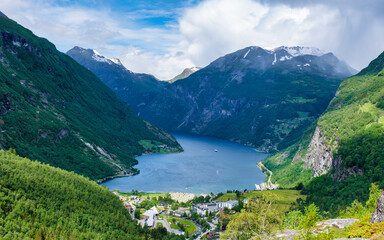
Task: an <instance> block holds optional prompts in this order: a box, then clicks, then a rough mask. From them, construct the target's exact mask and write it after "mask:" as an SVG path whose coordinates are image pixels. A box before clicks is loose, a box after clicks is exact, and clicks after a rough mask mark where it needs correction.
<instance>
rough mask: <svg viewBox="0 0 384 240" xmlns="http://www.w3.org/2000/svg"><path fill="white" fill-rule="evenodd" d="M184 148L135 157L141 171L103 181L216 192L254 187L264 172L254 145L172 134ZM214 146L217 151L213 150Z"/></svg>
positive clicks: (119, 185)
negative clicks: (260, 166) (168, 152)
mask: <svg viewBox="0 0 384 240" xmlns="http://www.w3.org/2000/svg"><path fill="white" fill-rule="evenodd" d="M174 136H175V138H176V139H177V141H178V142H179V143H180V144H181V146H182V147H183V148H184V152H182V153H175V154H151V155H145V156H140V157H138V158H137V160H138V161H139V164H138V165H136V166H135V167H136V168H138V169H140V174H139V175H135V176H131V177H121V178H115V179H112V180H109V181H107V182H104V183H103V185H105V186H106V187H108V188H109V189H111V190H113V189H118V190H120V191H123V192H129V191H131V190H133V189H134V190H139V191H144V192H189V193H195V194H200V193H210V192H214V193H218V192H225V191H226V190H227V189H228V190H232V189H238V190H244V189H254V188H255V183H257V184H260V183H262V182H263V181H264V179H265V175H264V174H263V173H262V172H261V171H260V169H259V168H257V166H256V163H257V162H260V161H261V160H263V159H264V158H265V157H267V156H268V155H267V154H264V153H258V152H256V151H255V150H254V149H253V148H250V147H245V146H242V145H240V144H237V143H233V142H229V141H225V140H220V139H215V138H209V137H201V136H192V135H185V134H174ZM215 149H217V150H218V151H217V152H215Z"/></svg>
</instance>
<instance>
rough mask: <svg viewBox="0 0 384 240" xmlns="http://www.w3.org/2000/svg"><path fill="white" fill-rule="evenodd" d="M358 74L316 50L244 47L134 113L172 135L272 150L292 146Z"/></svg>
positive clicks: (163, 92)
mask: <svg viewBox="0 0 384 240" xmlns="http://www.w3.org/2000/svg"><path fill="white" fill-rule="evenodd" d="M355 72H356V71H355V70H353V69H352V68H351V67H349V66H348V65H347V64H346V63H344V62H342V61H340V60H339V59H338V58H337V57H335V56H334V55H333V54H332V53H323V52H322V51H320V50H319V49H316V48H307V47H279V48H276V49H273V50H266V49H263V48H260V47H247V48H244V49H242V50H239V51H236V52H234V53H231V54H228V55H226V56H223V57H220V58H219V59H217V60H215V61H214V62H212V63H211V64H210V65H208V66H207V67H205V68H203V69H201V70H199V71H197V72H195V73H194V74H192V75H191V76H189V77H188V78H185V79H182V80H178V81H176V82H174V83H173V84H171V85H169V86H166V87H165V89H164V91H161V92H159V93H158V94H156V95H155V96H154V97H152V98H150V99H144V100H143V101H141V103H140V104H138V105H137V106H136V109H137V111H138V113H139V114H140V116H141V117H143V118H144V119H147V120H148V121H150V122H153V123H155V124H157V125H159V126H161V127H164V128H166V129H169V130H172V131H181V132H188V133H196V134H203V135H210V136H216V137H220V138H225V139H229V140H232V141H238V142H241V143H243V144H247V145H252V146H256V147H257V148H258V149H259V150H263V151H275V150H278V149H282V148H284V147H286V146H289V145H290V144H292V143H293V142H295V141H297V140H298V138H299V137H300V136H301V134H302V133H303V131H304V129H306V128H307V127H308V126H309V125H310V124H311V123H312V122H313V121H314V120H315V119H317V117H318V116H319V115H320V114H321V113H322V112H323V111H324V110H325V108H326V107H327V105H328V104H329V102H330V100H331V99H332V98H333V97H334V94H335V92H336V89H337V87H338V86H339V84H340V82H341V81H342V80H343V79H345V78H346V77H349V76H351V75H352V74H354V73H355Z"/></svg>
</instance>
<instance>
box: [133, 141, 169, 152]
mask: <svg viewBox="0 0 384 240" xmlns="http://www.w3.org/2000/svg"><path fill="white" fill-rule="evenodd" d="M139 144H140V145H141V146H142V147H144V149H145V150H146V151H150V152H152V153H169V151H167V150H166V149H165V148H162V147H159V145H162V144H163V143H161V142H159V141H155V140H140V141H139Z"/></svg>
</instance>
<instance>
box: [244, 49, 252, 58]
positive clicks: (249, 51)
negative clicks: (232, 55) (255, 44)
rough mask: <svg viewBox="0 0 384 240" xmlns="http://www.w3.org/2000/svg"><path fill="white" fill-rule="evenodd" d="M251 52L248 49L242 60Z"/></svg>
mask: <svg viewBox="0 0 384 240" xmlns="http://www.w3.org/2000/svg"><path fill="white" fill-rule="evenodd" d="M250 51H251V49H248V52H246V53H245V54H244V57H243V58H246V57H247V56H248V53H249V52H250Z"/></svg>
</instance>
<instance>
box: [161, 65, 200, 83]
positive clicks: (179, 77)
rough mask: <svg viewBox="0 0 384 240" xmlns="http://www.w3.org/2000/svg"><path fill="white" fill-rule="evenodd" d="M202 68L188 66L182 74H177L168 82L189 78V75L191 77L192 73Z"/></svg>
mask: <svg viewBox="0 0 384 240" xmlns="http://www.w3.org/2000/svg"><path fill="white" fill-rule="evenodd" d="M200 69H201V67H190V68H186V69H184V70H183V72H182V73H180V74H179V75H177V76H176V77H174V78H172V79H171V80H169V81H168V82H169V83H174V82H176V81H177V80H180V79H184V78H187V77H189V76H190V75H191V74H192V73H195V72H197V71H199V70H200Z"/></svg>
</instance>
